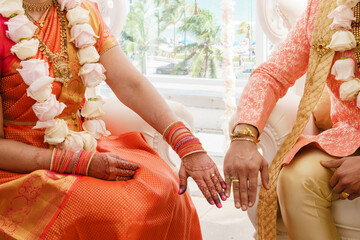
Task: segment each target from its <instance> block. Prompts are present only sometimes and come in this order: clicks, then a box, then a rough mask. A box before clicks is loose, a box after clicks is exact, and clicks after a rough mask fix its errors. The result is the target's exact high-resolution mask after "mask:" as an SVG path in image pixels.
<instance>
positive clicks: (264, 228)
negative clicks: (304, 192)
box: [257, 0, 336, 240]
mask: <svg viewBox="0 0 360 240" xmlns="http://www.w3.org/2000/svg"><path fill="white" fill-rule="evenodd" d="M310 4H311V3H310ZM335 8H336V1H335V0H334V1H328V0H326V1H322V3H321V5H320V9H319V11H318V12H317V18H316V22H315V26H314V31H313V37H312V45H314V46H317V47H314V48H312V49H311V50H310V58H309V65H308V74H307V79H306V84H305V91H304V95H303V97H302V99H301V102H300V105H299V110H298V113H297V118H296V121H295V124H294V126H293V129H292V131H291V133H290V134H289V136H288V137H287V139H286V140H285V142H284V143H283V145H282V146H281V147H280V149H279V151H278V153H277V154H276V156H275V159H274V160H273V162H272V164H271V165H270V168H269V173H270V181H269V186H270V190H265V189H264V188H263V187H262V189H261V190H260V196H259V205H258V209H257V211H258V212H257V213H258V214H257V224H258V239H259V240H265V239H266V240H276V217H277V210H278V203H277V193H276V185H277V179H278V176H279V173H280V168H281V164H282V162H283V159H284V157H285V155H286V154H287V153H288V152H289V151H290V149H291V148H292V147H293V146H294V145H295V143H296V141H297V140H298V138H299V137H300V135H301V133H302V131H303V129H304V127H305V126H306V124H307V122H308V119H309V117H310V115H311V113H312V111H313V109H314V107H315V105H316V103H317V102H318V100H319V98H320V96H321V93H322V91H323V89H324V86H325V83H326V80H327V77H328V75H329V72H330V67H331V63H332V61H333V58H334V51H329V52H327V53H326V54H325V55H322V54H319V52H318V51H319V44H318V43H319V41H321V40H322V41H325V42H330V40H331V37H332V35H333V33H334V31H332V30H330V27H329V26H330V24H331V22H332V21H331V19H329V18H328V17H327V16H328V14H329V13H330V12H331V11H332V10H333V9H335ZM320 50H321V49H320Z"/></svg>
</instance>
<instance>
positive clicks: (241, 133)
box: [230, 127, 259, 143]
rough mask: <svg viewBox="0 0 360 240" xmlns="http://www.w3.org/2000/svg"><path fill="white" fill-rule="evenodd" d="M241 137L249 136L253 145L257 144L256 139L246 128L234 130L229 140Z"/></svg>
mask: <svg viewBox="0 0 360 240" xmlns="http://www.w3.org/2000/svg"><path fill="white" fill-rule="evenodd" d="M243 136H249V137H252V138H254V141H255V143H258V142H259V140H258V137H257V136H256V135H255V134H254V133H253V132H252V131H251V130H250V128H248V127H247V128H246V129H245V130H237V131H235V130H234V132H233V133H232V134H231V135H230V138H238V137H243Z"/></svg>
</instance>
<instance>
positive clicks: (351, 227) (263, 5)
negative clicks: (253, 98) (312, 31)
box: [248, 0, 360, 240]
mask: <svg viewBox="0 0 360 240" xmlns="http://www.w3.org/2000/svg"><path fill="white" fill-rule="evenodd" d="M257 2H258V5H257V6H258V9H257V13H258V14H260V15H263V16H262V17H259V19H260V24H261V26H262V28H263V30H264V32H265V34H266V35H267V36H268V37H269V38H270V40H272V41H273V43H274V44H277V43H279V42H281V41H282V40H283V39H284V37H285V36H286V32H287V30H289V28H290V27H291V26H292V25H293V24H294V23H295V19H296V18H297V17H298V16H299V15H300V14H301V12H302V10H304V9H305V6H306V2H307V1H306V0H295V1H287V0H257ZM269 4H272V7H269V6H268V5H269ZM268 9H272V11H273V13H276V14H271V13H270V12H269V10H268ZM274 18H277V20H274ZM279 22H282V23H283V25H282V26H279V25H274V24H273V23H279ZM299 82H302V81H301V80H300V81H299ZM302 87H303V83H300V84H299V83H298V82H297V84H296V85H295V88H296V89H295V91H291V90H290V91H289V92H288V94H287V95H286V96H285V97H284V98H283V99H281V100H280V101H279V102H278V103H277V104H276V107H275V108H274V110H273V111H272V113H271V115H270V117H269V119H268V121H267V124H266V126H265V129H264V131H263V133H262V135H261V136H260V140H261V141H260V144H259V148H260V149H261V152H262V153H263V156H264V158H265V159H266V160H267V161H268V163H269V165H270V163H271V161H272V160H273V158H274V157H275V154H276V152H277V151H278V149H279V148H280V145H281V144H282V142H283V141H284V140H285V138H286V136H287V135H288V134H289V133H290V131H291V129H292V125H293V123H294V122H295V118H296V111H297V107H295V106H298V104H299V102H300V96H298V95H297V94H299V95H301V94H302V91H301V88H302ZM295 92H296V93H295ZM318 133H319V130H318V129H317V127H316V126H315V124H314V121H313V117H312V116H311V118H310V120H309V123H308V124H307V126H306V128H305V130H304V134H318ZM259 183H260V179H259ZM258 189H260V185H259V186H258ZM256 208H257V202H256V204H255V206H254V207H253V208H251V209H250V210H249V211H248V215H249V218H250V220H251V222H252V223H253V225H254V227H255V229H256ZM331 211H332V214H333V217H334V219H335V224H336V227H337V230H338V233H339V235H340V236H341V239H342V240H350V239H360V198H358V199H355V200H353V201H350V200H337V201H334V202H333V204H332V208H331ZM277 222H278V224H277V239H278V240H285V239H286V240H287V239H289V237H288V236H287V233H286V229H285V226H284V224H283V222H282V219H281V216H280V217H279V218H278V221H277Z"/></svg>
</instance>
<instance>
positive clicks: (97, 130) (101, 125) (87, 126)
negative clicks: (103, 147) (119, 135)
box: [82, 119, 111, 139]
mask: <svg viewBox="0 0 360 240" xmlns="http://www.w3.org/2000/svg"><path fill="white" fill-rule="evenodd" d="M82 126H83V128H84V130H85V131H87V132H89V133H91V134H92V135H93V136H94V137H95V138H96V139H100V138H101V137H102V136H109V135H110V134H111V133H110V132H109V131H108V130H106V126H105V122H104V121H103V120H97V119H96V120H95V119H94V120H87V121H85V122H84V123H83V125H82Z"/></svg>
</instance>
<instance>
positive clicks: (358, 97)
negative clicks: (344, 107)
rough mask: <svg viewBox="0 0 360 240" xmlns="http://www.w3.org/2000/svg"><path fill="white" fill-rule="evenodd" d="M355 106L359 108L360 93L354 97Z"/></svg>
mask: <svg viewBox="0 0 360 240" xmlns="http://www.w3.org/2000/svg"><path fill="white" fill-rule="evenodd" d="M356 106H357V107H358V108H360V94H358V95H357V98H356Z"/></svg>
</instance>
